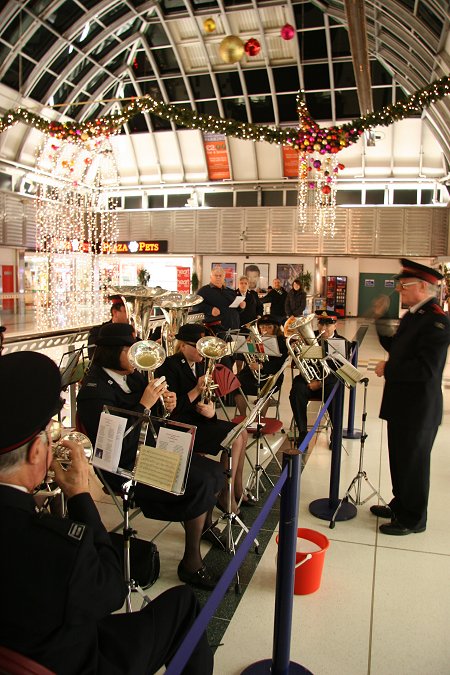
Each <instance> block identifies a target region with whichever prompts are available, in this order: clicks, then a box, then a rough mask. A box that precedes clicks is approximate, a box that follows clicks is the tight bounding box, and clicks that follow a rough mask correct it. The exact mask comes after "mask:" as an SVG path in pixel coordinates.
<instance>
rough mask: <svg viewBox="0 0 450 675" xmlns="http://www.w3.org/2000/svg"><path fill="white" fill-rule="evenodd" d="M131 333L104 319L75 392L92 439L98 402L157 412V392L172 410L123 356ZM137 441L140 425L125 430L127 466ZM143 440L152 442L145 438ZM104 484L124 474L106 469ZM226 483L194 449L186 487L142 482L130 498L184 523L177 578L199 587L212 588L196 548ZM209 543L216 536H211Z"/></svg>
mask: <svg viewBox="0 0 450 675" xmlns="http://www.w3.org/2000/svg"><path fill="white" fill-rule="evenodd" d="M134 342H135V339H134V337H133V332H132V327H131V326H130V325H129V324H106V325H105V326H103V327H102V329H101V331H100V334H99V336H98V338H97V347H96V350H95V353H94V357H93V363H92V366H91V368H90V370H89V373H88V375H87V376H86V378H85V379H84V381H83V385H82V387H81V389H80V392H79V394H78V397H77V415H78V419H79V421H80V422H81V425H82V426H83V427H84V429H85V431H86V433H87V435H88V436H89V438H90V439H91V441H92V442H93V443H95V439H96V436H97V430H98V425H99V421H100V414H101V412H102V410H103V406H104V405H107V406H112V407H117V408H124V409H126V410H130V411H135V412H143V411H144V409H145V408H153V406H154V405H155V404H156V410H155V414H158V412H159V410H158V406H159V396H160V394H162V395H163V397H164V402H165V406H166V409H167V410H168V411H170V410H173V409H174V407H175V405H176V396H175V394H174V393H172V392H173V390H172V389H171V387H170V384H169V389H168V390H165V384H160V385H156V384H155V382H153V381H150V382H149V381H148V379H147V377H146V376H145V377H144V375H142V374H141V373H139V372H137V371H135V370H134V367H133V366H132V365H131V363H130V361H129V359H128V352H129V350H130V347H131V345H132V344H134ZM138 442H139V428H138V427H136V428H135V429H134V430H133V431H132V432H130V433H129V434H128V435H127V436H125V438H124V440H123V443H122V454H121V457H120V462H119V465H120V466H121V467H123V468H124V469H132V467H133V466H134V462H135V459H136V452H137V447H138ZM147 442H149V443H150V442H152V441H151V440H147ZM105 478H106V480H107V481H108V483H109V485H110V486H111V487H112V488H113V489H116V490H117V491H118V492H120V486H121V485H122V483H123V482H124V479H123V478H121V477H119V476H116V475H114V474H111V473H108V472H105ZM224 484H225V478H224V475H223V470H222V469H221V467H220V466H219V465H218V464H217V463H216V462H214V461H212V460H210V459H207V458H206V457H200V456H199V455H196V456H193V458H192V462H191V467H190V471H189V476H188V480H187V485H186V491H185V493H184V494H183V495H180V496H178V495H174V494H172V493H170V492H164V491H162V490H158V489H156V488H152V487H149V486H147V485H142V484H137V485H136V488H135V501H136V504H137V505H138V506H140V508H141V509H142V513H143V514H144V515H145V516H147V517H148V518H155V519H157V520H168V521H172V520H175V521H181V522H184V528H185V550H184V555H183V558H182V560H181V562H180V564H179V566H178V576H179V578H180V580H181V581H184V582H187V583H191V584H193V585H196V586H199V587H201V588H207V589H211V588H213V587H214V586H215V579H214V578H213V576H212V575H211V574H210V573H209V571H208V570H207V569H206V567H205V565H204V563H203V560H202V557H201V553H200V539H201V537H202V536H203V535H204V533H206V534H205V537H207V538H208V537H209V535H210V534H211V533H210V532H207V530H208V528H209V526H210V525H211V523H212V516H211V514H212V509H213V507H214V506H215V504H216V500H217V496H218V494H219V493H220V491H221V490H222V488H223V486H224ZM213 543H216V540H215V539H213Z"/></svg>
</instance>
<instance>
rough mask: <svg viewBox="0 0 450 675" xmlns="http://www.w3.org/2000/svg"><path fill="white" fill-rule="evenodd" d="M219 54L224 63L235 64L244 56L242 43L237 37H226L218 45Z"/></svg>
mask: <svg viewBox="0 0 450 675" xmlns="http://www.w3.org/2000/svg"><path fill="white" fill-rule="evenodd" d="M219 52H220V58H221V59H222V61H225V63H237V62H238V61H240V60H241V59H242V57H243V55H244V43H243V42H242V40H241V39H240V38H238V37H237V35H227V37H226V38H224V39H223V40H222V42H221V43H220V47H219Z"/></svg>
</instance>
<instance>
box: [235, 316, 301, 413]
mask: <svg viewBox="0 0 450 675" xmlns="http://www.w3.org/2000/svg"><path fill="white" fill-rule="evenodd" d="M256 326H257V333H259V335H260V336H261V337H262V338H263V337H272V336H273V337H276V338H277V343H278V349H279V350H280V356H267V355H266V358H265V359H262V358H261V355H258V352H257V348H258V344H254V343H255V342H261V344H262V345H264V343H263V341H261V340H259V339H258V335H257V334H255V332H254V331H252V332H250V335H249V338H248V341H249V342H250V343H252V344H253V345H254V347H255V348H256V351H255V352H254V353H251V354H250V353H249V354H244V356H245V357H246V359H245V360H246V361H247V365H246V366H245V367H244V368H243V369H242V370H241V371H240V372H239V374H238V379H239V382H240V383H241V389H242V391H243V392H244V394H245V395H248V396H257V395H258V390H259V389H261V387H263V386H264V384H265V382H266V381H267V379H268V378H269V377H270V376H271V375H274V374H275V373H276V372H278V371H279V370H280V368H281V366H282V365H283V363H284V362H285V360H286V358H287V355H288V352H287V347H286V340H285V337H284V335H283V333H282V331H281V328H280V321H279V320H278V319H277V318H276V317H274V316H272V315H271V314H265V315H264V316H262V317H261V318H260V319H258V321H257V322H256ZM282 384H283V375H280V377H279V378H278V380H277V383H276V389H275V391H278V390H279V389H281V385H282ZM234 400H235V403H236V406H237V408H238V410H239V413H240V414H241V415H248V412H249V411H248V409H247V402H246V400H245V398H244V396H242V394H241V393H240V392H236V393H235V395H234ZM269 405H270V401H268V402H267V404H266V405H265V407H264V409H263V410H262V411H261V413H262V415H265V414H266V412H267V408H268V406H269Z"/></svg>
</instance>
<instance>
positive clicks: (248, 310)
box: [236, 290, 264, 326]
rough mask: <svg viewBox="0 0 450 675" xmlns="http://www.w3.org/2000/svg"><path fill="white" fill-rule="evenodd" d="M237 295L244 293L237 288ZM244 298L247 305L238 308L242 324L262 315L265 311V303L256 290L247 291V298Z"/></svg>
mask: <svg viewBox="0 0 450 675" xmlns="http://www.w3.org/2000/svg"><path fill="white" fill-rule="evenodd" d="M236 295H242V293H241V291H239V290H237V291H236ZM242 299H243V300H244V301H245V307H244V309H239V310H238V311H239V321H240V324H241V326H243V325H244V324H246V323H250V321H254V320H255V319H257V318H258V316H262V314H263V311H264V308H263V304H262V302H261V301H260V299H259V296H258V293H257V292H256V291H247V293H246V294H245V298H242Z"/></svg>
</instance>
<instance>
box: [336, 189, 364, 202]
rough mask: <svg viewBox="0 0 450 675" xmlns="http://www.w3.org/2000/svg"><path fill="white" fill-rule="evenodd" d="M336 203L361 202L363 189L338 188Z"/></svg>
mask: <svg viewBox="0 0 450 675" xmlns="http://www.w3.org/2000/svg"><path fill="white" fill-rule="evenodd" d="M336 204H361V191H360V190H337V192H336Z"/></svg>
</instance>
